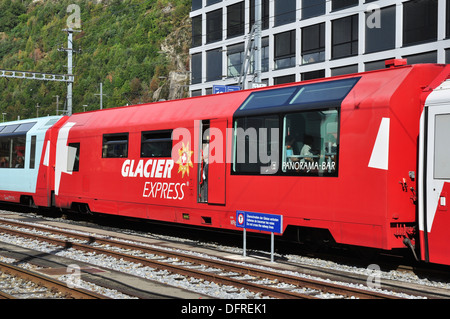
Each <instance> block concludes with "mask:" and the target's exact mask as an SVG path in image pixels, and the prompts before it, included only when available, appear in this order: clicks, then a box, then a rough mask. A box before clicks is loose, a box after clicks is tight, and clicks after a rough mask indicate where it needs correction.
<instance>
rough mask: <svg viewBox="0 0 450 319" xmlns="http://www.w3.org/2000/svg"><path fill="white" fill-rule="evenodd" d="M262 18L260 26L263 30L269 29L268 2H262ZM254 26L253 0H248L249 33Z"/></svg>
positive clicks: (266, 0)
mask: <svg viewBox="0 0 450 319" xmlns="http://www.w3.org/2000/svg"><path fill="white" fill-rule="evenodd" d="M261 9H262V16H261V19H262V21H261V24H262V28H263V30H266V29H268V28H269V0H262V8H261ZM254 24H255V0H250V27H249V31H251V29H252V26H253V25H254Z"/></svg>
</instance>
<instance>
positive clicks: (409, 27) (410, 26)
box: [403, 0, 438, 45]
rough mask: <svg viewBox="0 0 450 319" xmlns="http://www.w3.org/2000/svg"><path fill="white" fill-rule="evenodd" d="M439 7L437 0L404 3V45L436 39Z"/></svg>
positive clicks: (414, 0)
mask: <svg viewBox="0 0 450 319" xmlns="http://www.w3.org/2000/svg"><path fill="white" fill-rule="evenodd" d="M437 9H438V1H437V0H427V1H416V0H413V1H408V2H405V3H403V45H412V44H417V43H422V42H428V41H436V39H437V20H438V18H437V14H438V10H437Z"/></svg>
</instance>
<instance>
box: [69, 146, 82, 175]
mask: <svg viewBox="0 0 450 319" xmlns="http://www.w3.org/2000/svg"><path fill="white" fill-rule="evenodd" d="M69 147H70V148H71V149H72V150H73V151H72V153H69V154H70V155H69V158H68V161H67V171H68V172H79V171H80V143H69ZM73 156H75V157H73ZM69 163H70V164H69ZM72 163H73V165H72Z"/></svg>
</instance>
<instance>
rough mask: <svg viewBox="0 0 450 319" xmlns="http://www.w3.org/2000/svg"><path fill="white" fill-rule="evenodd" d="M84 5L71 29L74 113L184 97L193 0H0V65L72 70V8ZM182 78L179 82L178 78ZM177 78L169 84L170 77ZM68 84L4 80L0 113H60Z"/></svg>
mask: <svg viewBox="0 0 450 319" xmlns="http://www.w3.org/2000/svg"><path fill="white" fill-rule="evenodd" d="M71 4H76V5H78V6H79V8H80V17H81V27H80V30H81V32H76V33H74V36H73V46H74V48H75V49H77V50H78V51H77V53H75V54H74V59H73V64H74V75H75V82H74V86H73V111H74V112H82V111H83V109H86V110H94V109H98V108H99V105H100V97H99V95H98V94H99V93H100V92H99V84H100V83H103V94H104V96H103V108H110V107H117V106H123V105H131V104H139V103H146V102H152V101H157V100H160V99H173V98H180V97H184V96H186V95H187V92H188V91H187V87H186V85H187V84H188V83H189V81H188V79H189V76H188V74H189V73H188V70H189V46H190V42H191V39H190V36H191V30H190V28H191V27H190V20H189V11H190V6H191V1H190V0H144V1H142V0H92V1H88V0H81V1H76V0H62V1H59V0H41V1H39V0H0V69H2V70H18V71H32V72H42V73H53V74H67V53H66V52H65V51H61V50H58V49H61V48H66V47H67V32H64V31H62V30H63V29H66V28H67V21H68V18H69V17H70V15H71V12H70V11H69V12H67V8H68V6H69V5H71ZM174 79H176V80H177V82H176V83H174V82H173V80H174ZM171 80H172V81H171ZM66 94H67V89H66V84H65V83H63V82H50V81H38V80H24V79H10V78H0V112H1V113H6V116H5V119H7V120H15V119H17V118H18V117H19V116H20V118H21V119H24V118H30V117H35V116H36V111H37V108H36V105H37V104H39V110H38V112H39V116H45V115H47V114H49V115H54V114H56V112H57V110H56V108H57V105H56V96H59V97H60V99H59V100H60V105H59V109H63V107H64V103H65V98H66Z"/></svg>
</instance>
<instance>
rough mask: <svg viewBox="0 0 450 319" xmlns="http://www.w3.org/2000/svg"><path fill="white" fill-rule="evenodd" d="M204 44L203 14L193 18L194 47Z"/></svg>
mask: <svg viewBox="0 0 450 319" xmlns="http://www.w3.org/2000/svg"><path fill="white" fill-rule="evenodd" d="M200 45H202V16H201V15H200V16H197V17H193V18H192V47H197V46H200Z"/></svg>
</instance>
